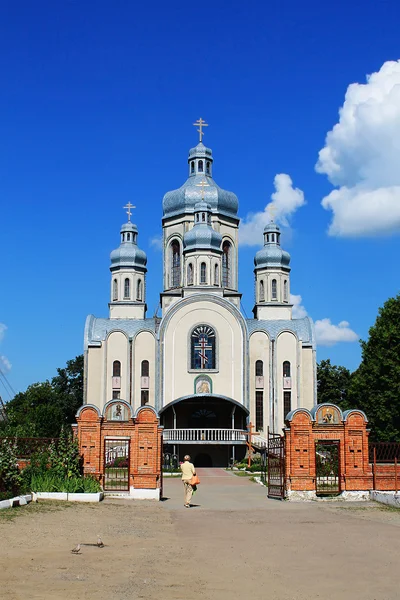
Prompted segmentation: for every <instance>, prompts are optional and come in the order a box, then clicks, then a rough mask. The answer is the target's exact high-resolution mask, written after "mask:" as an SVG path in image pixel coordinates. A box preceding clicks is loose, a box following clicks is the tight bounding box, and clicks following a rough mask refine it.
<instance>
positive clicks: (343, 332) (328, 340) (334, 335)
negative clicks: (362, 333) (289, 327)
mask: <svg viewBox="0 0 400 600" xmlns="http://www.w3.org/2000/svg"><path fill="white" fill-rule="evenodd" d="M290 302H291V303H292V304H293V318H294V319H302V318H303V317H306V316H307V311H306V309H305V307H304V306H303V305H302V303H301V302H302V298H301V296H300V295H296V294H290ZM314 325H315V337H316V339H317V344H318V346H334V345H335V344H338V343H339V342H356V341H357V340H358V339H359V338H358V335H357V334H356V333H355V332H354V331H353V330H352V329H351V328H350V324H349V323H348V322H347V321H341V322H340V323H339V324H338V325H334V324H333V323H331V320H330V319H320V320H319V321H315V323H314Z"/></svg>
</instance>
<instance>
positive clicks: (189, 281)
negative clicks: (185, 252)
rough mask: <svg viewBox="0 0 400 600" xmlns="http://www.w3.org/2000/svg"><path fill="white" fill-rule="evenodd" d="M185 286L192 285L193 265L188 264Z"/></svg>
mask: <svg viewBox="0 0 400 600" xmlns="http://www.w3.org/2000/svg"><path fill="white" fill-rule="evenodd" d="M187 284H188V285H193V265H192V263H189V264H188V267H187Z"/></svg>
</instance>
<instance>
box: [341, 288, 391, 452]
mask: <svg viewBox="0 0 400 600" xmlns="http://www.w3.org/2000/svg"><path fill="white" fill-rule="evenodd" d="M361 348H362V360H361V364H360V366H359V368H358V369H357V370H356V371H355V372H354V373H353V376H352V381H351V385H350V389H349V403H350V405H351V406H353V407H357V408H360V409H362V410H364V412H365V413H366V415H367V417H368V420H369V427H371V439H372V440H378V441H400V294H399V295H398V296H396V297H395V298H389V300H387V301H386V302H385V304H384V306H383V307H382V308H380V309H379V314H378V317H377V319H376V322H375V324H374V325H373V326H372V327H371V328H370V330H369V338H368V341H362V342H361Z"/></svg>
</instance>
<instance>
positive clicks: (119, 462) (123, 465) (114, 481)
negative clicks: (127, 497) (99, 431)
mask: <svg viewBox="0 0 400 600" xmlns="http://www.w3.org/2000/svg"><path fill="white" fill-rule="evenodd" d="M129 441H130V440H123V439H121V438H120V439H118V438H116V439H114V440H107V439H106V440H104V491H105V492H112V491H118V492H127V491H129Z"/></svg>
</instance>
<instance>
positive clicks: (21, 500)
mask: <svg viewBox="0 0 400 600" xmlns="http://www.w3.org/2000/svg"><path fill="white" fill-rule="evenodd" d="M32 500H33V497H32V494H25V495H22V496H15V498H9V499H8V500H2V501H1V502H0V510H2V509H3V508H13V507H14V506H26V505H27V504H28V503H29V502H32Z"/></svg>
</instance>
